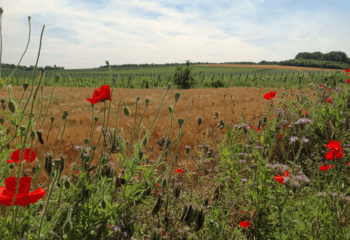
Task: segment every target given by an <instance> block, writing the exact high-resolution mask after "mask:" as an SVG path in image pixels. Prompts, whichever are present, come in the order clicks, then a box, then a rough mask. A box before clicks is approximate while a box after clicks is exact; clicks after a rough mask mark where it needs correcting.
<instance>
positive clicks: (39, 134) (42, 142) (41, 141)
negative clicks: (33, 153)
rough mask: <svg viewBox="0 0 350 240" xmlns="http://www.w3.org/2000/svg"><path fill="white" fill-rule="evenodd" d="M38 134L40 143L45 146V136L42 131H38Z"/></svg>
mask: <svg viewBox="0 0 350 240" xmlns="http://www.w3.org/2000/svg"><path fill="white" fill-rule="evenodd" d="M36 134H37V135H38V139H39V142H40V143H41V144H44V140H43V134H42V132H41V130H38V131H37V132H36Z"/></svg>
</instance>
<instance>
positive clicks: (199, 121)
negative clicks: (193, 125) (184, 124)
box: [197, 117, 203, 127]
mask: <svg viewBox="0 0 350 240" xmlns="http://www.w3.org/2000/svg"><path fill="white" fill-rule="evenodd" d="M197 119H198V127H199V126H200V125H201V124H202V120H203V117H197Z"/></svg>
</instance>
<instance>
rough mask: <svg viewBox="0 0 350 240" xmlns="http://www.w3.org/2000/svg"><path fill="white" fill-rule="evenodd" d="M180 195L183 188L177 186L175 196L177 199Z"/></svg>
mask: <svg viewBox="0 0 350 240" xmlns="http://www.w3.org/2000/svg"><path fill="white" fill-rule="evenodd" d="M180 193H181V187H180V186H176V187H175V189H174V195H175V198H176V199H178V198H179V196H180Z"/></svg>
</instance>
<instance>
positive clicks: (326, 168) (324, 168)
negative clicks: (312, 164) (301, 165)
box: [320, 163, 334, 172]
mask: <svg viewBox="0 0 350 240" xmlns="http://www.w3.org/2000/svg"><path fill="white" fill-rule="evenodd" d="M332 167H334V165H329V166H326V165H325V164H324V163H323V164H322V166H321V167H320V169H321V170H322V171H324V172H325V171H327V170H328V169H330V168H332Z"/></svg>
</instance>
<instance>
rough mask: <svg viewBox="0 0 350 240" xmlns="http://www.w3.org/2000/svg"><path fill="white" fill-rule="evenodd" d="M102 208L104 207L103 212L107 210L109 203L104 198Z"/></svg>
mask: <svg viewBox="0 0 350 240" xmlns="http://www.w3.org/2000/svg"><path fill="white" fill-rule="evenodd" d="M101 207H102V209H103V210H105V209H106V208H107V202H106V200H105V199H104V198H103V199H102V202H101Z"/></svg>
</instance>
